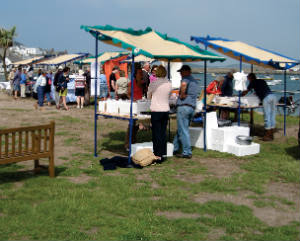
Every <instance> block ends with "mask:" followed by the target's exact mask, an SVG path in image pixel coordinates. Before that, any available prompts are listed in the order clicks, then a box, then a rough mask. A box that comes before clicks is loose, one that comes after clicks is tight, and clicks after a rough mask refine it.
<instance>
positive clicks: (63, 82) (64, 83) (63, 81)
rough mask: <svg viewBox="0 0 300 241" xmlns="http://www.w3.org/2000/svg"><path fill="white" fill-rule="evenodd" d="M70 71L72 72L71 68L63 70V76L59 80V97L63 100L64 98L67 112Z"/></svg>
mask: <svg viewBox="0 0 300 241" xmlns="http://www.w3.org/2000/svg"><path fill="white" fill-rule="evenodd" d="M69 71H70V68H69V67H65V68H64V69H63V74H61V75H60V77H59V79H58V85H59V87H60V90H59V96H61V98H62V101H63V104H64V107H65V110H69V108H68V106H67V101H66V97H67V94H68V82H69V81H70V80H69Z"/></svg>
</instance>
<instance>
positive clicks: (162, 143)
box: [147, 65, 172, 162]
mask: <svg viewBox="0 0 300 241" xmlns="http://www.w3.org/2000/svg"><path fill="white" fill-rule="evenodd" d="M166 75H167V70H166V69H165V67H163V66H162V65H160V66H158V67H157V70H156V77H157V79H156V81H154V82H151V83H150V85H149V87H148V93H147V97H148V99H151V105H150V110H151V125H152V141H153V152H154V155H155V156H156V157H157V158H158V160H160V162H162V161H163V156H164V155H166V154H167V138H166V130H167V124H168V119H169V111H170V106H169V97H170V94H171V90H172V85H171V83H170V81H169V80H168V79H167V78H166Z"/></svg>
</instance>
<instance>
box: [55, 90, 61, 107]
mask: <svg viewBox="0 0 300 241" xmlns="http://www.w3.org/2000/svg"><path fill="white" fill-rule="evenodd" d="M54 98H55V104H56V106H57V107H59V99H60V97H59V91H56V90H54Z"/></svg>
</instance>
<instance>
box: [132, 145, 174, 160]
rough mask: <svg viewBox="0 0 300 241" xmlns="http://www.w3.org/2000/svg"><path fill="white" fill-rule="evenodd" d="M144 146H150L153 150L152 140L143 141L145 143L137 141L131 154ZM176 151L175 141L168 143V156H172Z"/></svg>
mask: <svg viewBox="0 0 300 241" xmlns="http://www.w3.org/2000/svg"><path fill="white" fill-rule="evenodd" d="M143 148H150V149H151V150H152V151H153V143H152V142H143V143H135V144H132V145H131V156H132V155H134V154H135V153H136V152H137V151H138V150H141V149H143ZM173 151H174V145H173V143H170V142H168V143H167V157H172V156H173Z"/></svg>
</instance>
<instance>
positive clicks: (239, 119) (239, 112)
mask: <svg viewBox="0 0 300 241" xmlns="http://www.w3.org/2000/svg"><path fill="white" fill-rule="evenodd" d="M242 63H243V61H242V55H240V72H242V69H243V66H242ZM240 117H241V91H240V90H239V107H238V126H240V125H241V118H240Z"/></svg>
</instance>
